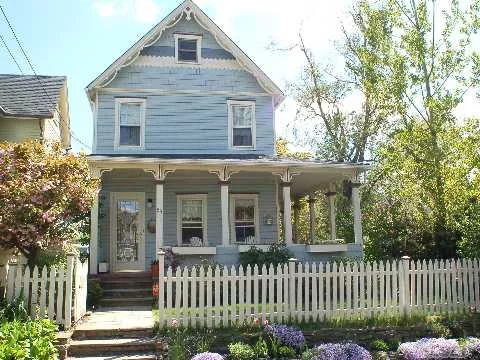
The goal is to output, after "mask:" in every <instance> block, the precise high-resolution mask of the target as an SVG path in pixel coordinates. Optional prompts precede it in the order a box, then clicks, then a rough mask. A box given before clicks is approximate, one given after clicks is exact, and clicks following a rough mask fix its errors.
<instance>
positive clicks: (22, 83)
mask: <svg viewBox="0 0 480 360" xmlns="http://www.w3.org/2000/svg"><path fill="white" fill-rule="evenodd" d="M66 80H67V78H66V77H65V76H40V75H39V76H38V78H37V77H36V76H35V75H10V74H0V114H2V113H3V114H4V115H8V116H19V117H21V116H25V117H51V116H53V113H54V110H55V108H56V106H57V104H58V101H59V97H60V94H61V91H62V88H63V86H64V85H65V82H66Z"/></svg>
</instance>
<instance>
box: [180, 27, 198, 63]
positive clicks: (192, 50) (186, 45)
mask: <svg viewBox="0 0 480 360" xmlns="http://www.w3.org/2000/svg"><path fill="white" fill-rule="evenodd" d="M201 49H202V37H201V36H200V35H191V34H175V59H176V61H177V62H178V63H193V64H198V63H200V59H201Z"/></svg>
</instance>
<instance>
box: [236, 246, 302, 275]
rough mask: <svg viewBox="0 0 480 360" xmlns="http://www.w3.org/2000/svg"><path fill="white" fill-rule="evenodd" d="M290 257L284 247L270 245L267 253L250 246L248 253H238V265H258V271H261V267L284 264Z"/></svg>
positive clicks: (290, 254) (289, 253)
mask: <svg viewBox="0 0 480 360" xmlns="http://www.w3.org/2000/svg"><path fill="white" fill-rule="evenodd" d="M292 256H293V255H292V253H291V252H290V251H288V249H287V248H286V247H285V245H280V244H272V245H270V247H269V249H268V250H267V251H263V250H261V249H259V248H256V247H255V246H252V247H251V248H250V249H249V250H248V251H246V252H243V253H240V264H241V265H243V266H247V265H250V266H254V265H258V267H259V269H261V268H262V266H263V265H266V266H269V265H270V264H272V265H273V266H277V265H279V264H286V263H287V262H288V259H290V258H291V257H292Z"/></svg>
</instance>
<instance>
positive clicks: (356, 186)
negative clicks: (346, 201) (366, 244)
mask: <svg viewBox="0 0 480 360" xmlns="http://www.w3.org/2000/svg"><path fill="white" fill-rule="evenodd" d="M360 185H361V183H359V182H352V208H353V232H354V234H355V244H363V234H362V213H361V209H360Z"/></svg>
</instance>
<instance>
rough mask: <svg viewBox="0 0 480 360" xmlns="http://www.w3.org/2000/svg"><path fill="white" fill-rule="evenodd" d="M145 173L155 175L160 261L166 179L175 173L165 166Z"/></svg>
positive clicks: (157, 248) (156, 235) (157, 243)
mask: <svg viewBox="0 0 480 360" xmlns="http://www.w3.org/2000/svg"><path fill="white" fill-rule="evenodd" d="M144 171H146V172H149V173H152V174H153V183H154V184H155V257H156V259H157V260H158V256H159V255H158V254H159V252H161V250H162V247H163V245H164V244H163V243H164V242H163V190H164V186H165V178H166V177H167V175H168V174H170V173H172V172H174V171H175V170H174V169H165V168H164V166H163V165H156V166H154V167H152V168H145V169H144Z"/></svg>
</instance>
